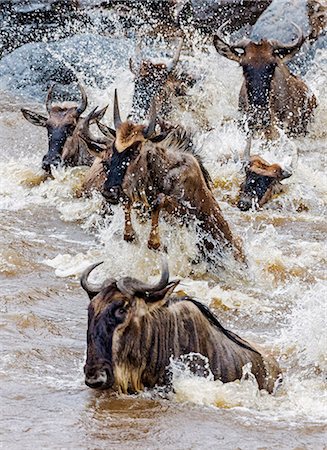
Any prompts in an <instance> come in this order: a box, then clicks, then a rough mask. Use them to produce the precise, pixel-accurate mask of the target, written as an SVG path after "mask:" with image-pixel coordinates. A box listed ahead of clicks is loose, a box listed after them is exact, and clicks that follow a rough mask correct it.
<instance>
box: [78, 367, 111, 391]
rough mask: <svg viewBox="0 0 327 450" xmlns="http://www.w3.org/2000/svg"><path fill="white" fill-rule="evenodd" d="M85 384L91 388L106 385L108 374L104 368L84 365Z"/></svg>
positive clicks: (99, 387) (100, 387)
mask: <svg viewBox="0 0 327 450" xmlns="http://www.w3.org/2000/svg"><path fill="white" fill-rule="evenodd" d="M84 372H85V384H86V385H87V386H88V387H90V388H93V389H102V388H105V387H108V386H107V382H108V374H107V371H106V369H99V368H96V367H85V368H84Z"/></svg>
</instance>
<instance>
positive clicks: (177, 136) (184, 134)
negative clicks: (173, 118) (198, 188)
mask: <svg viewBox="0 0 327 450" xmlns="http://www.w3.org/2000/svg"><path fill="white" fill-rule="evenodd" d="M193 137H194V135H193V133H190V132H189V131H187V130H185V128H184V127H182V126H180V125H178V126H176V127H174V128H173V129H172V130H171V131H170V132H169V133H168V134H167V136H166V137H165V139H164V140H163V141H162V142H163V143H164V144H165V145H167V146H170V147H174V149H176V150H177V151H179V152H187V153H190V154H191V155H192V156H194V158H195V159H196V160H197V162H198V163H199V166H200V169H201V172H202V175H203V177H204V180H205V182H206V185H207V187H208V189H210V190H211V186H212V179H211V176H210V174H209V172H208V170H207V169H206V168H205V167H204V164H203V161H202V155H201V154H200V152H199V150H198V149H197V148H196V147H195V145H194V143H193Z"/></svg>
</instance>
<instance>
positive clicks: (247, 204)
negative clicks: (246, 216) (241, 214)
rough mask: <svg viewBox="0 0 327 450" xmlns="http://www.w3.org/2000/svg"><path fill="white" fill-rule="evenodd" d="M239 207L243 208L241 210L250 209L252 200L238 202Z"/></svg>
mask: <svg viewBox="0 0 327 450" xmlns="http://www.w3.org/2000/svg"><path fill="white" fill-rule="evenodd" d="M237 207H238V208H239V209H240V210H241V211H248V210H249V209H250V208H251V207H252V202H250V201H248V200H240V201H239V202H238V203H237Z"/></svg>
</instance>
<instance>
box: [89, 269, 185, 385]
mask: <svg viewBox="0 0 327 450" xmlns="http://www.w3.org/2000/svg"><path fill="white" fill-rule="evenodd" d="M100 264H101V263H100ZM98 265H99V263H97V264H93V265H92V266H91V267H89V268H88V269H87V270H86V271H85V272H84V274H83V275H82V277H81V285H82V287H83V289H84V290H85V291H86V292H87V294H88V295H89V298H90V304H89V307H88V331H87V357H86V363H85V366H84V373H85V383H86V384H87V386H89V387H91V388H95V389H109V388H111V387H113V385H114V384H115V377H116V376H117V373H115V371H117V370H118V369H117V367H116V361H117V358H118V355H117V345H118V340H119V338H120V337H123V336H124V333H130V334H133V327H134V326H135V323H136V324H137V321H138V318H140V317H142V316H143V315H144V314H145V312H146V311H147V310H148V309H149V308H151V304H154V302H155V303H157V302H160V301H161V300H163V299H164V298H165V296H166V295H167V294H168V293H169V292H171V291H172V290H173V289H174V288H175V286H176V285H177V284H178V281H171V282H169V271H168V265H167V263H164V265H163V269H162V275H161V278H160V280H159V282H158V283H157V284H155V285H148V284H146V283H143V282H141V281H139V280H137V279H135V278H130V277H125V278H121V279H120V280H118V281H116V280H114V279H107V280H106V281H105V282H104V283H103V284H102V285H101V286H93V285H91V284H90V283H89V282H88V276H89V274H90V273H91V271H92V270H93V269H94V268H95V267H97V266H98ZM132 321H133V324H132ZM134 331H137V330H134ZM138 337H139V336H137V335H136V336H135V337H134V338H136V339H138ZM130 338H131V336H130ZM127 345H133V343H132V342H127Z"/></svg>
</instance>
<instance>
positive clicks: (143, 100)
mask: <svg viewBox="0 0 327 450" xmlns="http://www.w3.org/2000/svg"><path fill="white" fill-rule="evenodd" d="M182 46H183V39H180V41H179V44H178V47H177V50H176V53H175V55H174V57H173V59H172V60H171V61H170V62H169V63H168V64H165V63H163V62H160V63H154V62H152V61H151V60H150V59H142V60H141V61H138V62H135V61H133V60H132V59H130V61H129V64H130V70H131V72H132V73H133V74H134V75H135V87H134V94H133V101H132V111H131V114H130V117H129V118H130V119H131V120H134V121H140V120H144V119H146V118H147V117H148V115H149V112H150V107H151V105H152V103H153V102H154V101H155V103H156V106H157V109H158V113H159V115H162V116H164V117H166V115H167V112H169V110H170V103H171V100H172V98H173V97H177V96H181V95H185V94H186V90H187V88H189V87H192V86H193V85H194V83H195V80H194V78H192V76H191V75H189V74H186V73H185V72H183V71H182V70H179V71H178V70H176V66H177V63H178V60H179V57H180V53H181V50H182ZM139 53H140V51H139V50H138V51H137V55H138V57H139V56H140V55H139Z"/></svg>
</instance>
